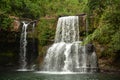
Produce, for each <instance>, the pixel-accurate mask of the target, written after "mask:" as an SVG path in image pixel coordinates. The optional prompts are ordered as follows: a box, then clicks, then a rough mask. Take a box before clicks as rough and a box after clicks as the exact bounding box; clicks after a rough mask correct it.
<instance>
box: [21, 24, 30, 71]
mask: <svg viewBox="0 0 120 80" xmlns="http://www.w3.org/2000/svg"><path fill="white" fill-rule="evenodd" d="M28 25H29V23H27V24H26V23H25V22H23V26H22V31H21V37H20V54H19V55H20V60H19V61H20V70H25V69H27V68H26V66H27V61H26V46H27V27H28Z"/></svg>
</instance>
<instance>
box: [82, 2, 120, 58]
mask: <svg viewBox="0 0 120 80" xmlns="http://www.w3.org/2000/svg"><path fill="white" fill-rule="evenodd" d="M119 2H120V1H118V0H115V1H111V0H108V1H105V4H102V5H103V6H104V7H102V9H104V10H103V12H102V13H101V14H97V15H96V17H99V20H98V21H99V22H94V24H96V23H97V24H98V27H96V30H95V31H94V32H93V33H91V34H90V35H88V36H87V38H86V40H85V41H84V44H87V43H89V42H91V41H96V42H99V44H101V45H103V46H104V47H105V48H106V49H105V52H104V53H103V54H105V55H106V54H107V55H109V56H110V55H111V56H113V53H115V52H117V53H119V51H120V45H119V44H120V37H119V34H120V8H118V7H120V3H119ZM110 4H111V5H110ZM97 5H99V4H97ZM100 8H101V7H100ZM92 11H93V12H94V11H96V9H93V10H92ZM98 12H99V11H97V12H96V13H98Z"/></svg>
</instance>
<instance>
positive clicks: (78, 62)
mask: <svg viewBox="0 0 120 80" xmlns="http://www.w3.org/2000/svg"><path fill="white" fill-rule="evenodd" d="M79 37H80V36H79V17H78V16H66V17H60V18H59V19H58V23H57V28H56V35H55V42H54V44H53V45H52V46H51V47H50V48H49V49H48V51H47V54H46V57H45V59H44V62H43V67H42V71H52V72H56V71H57V72H94V71H93V68H95V69H94V70H97V58H96V53H95V51H93V52H91V53H89V52H87V48H86V46H83V45H82V44H81V43H82V42H81V41H79ZM88 57H89V58H88Z"/></svg>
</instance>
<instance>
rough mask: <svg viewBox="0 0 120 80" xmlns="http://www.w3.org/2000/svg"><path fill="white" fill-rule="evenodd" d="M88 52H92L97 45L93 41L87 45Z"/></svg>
mask: <svg viewBox="0 0 120 80" xmlns="http://www.w3.org/2000/svg"><path fill="white" fill-rule="evenodd" d="M85 47H86V53H88V54H91V53H92V52H94V51H95V47H94V45H93V44H92V43H89V44H87V45H86V46H85Z"/></svg>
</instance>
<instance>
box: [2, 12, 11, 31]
mask: <svg viewBox="0 0 120 80" xmlns="http://www.w3.org/2000/svg"><path fill="white" fill-rule="evenodd" d="M12 21H13V20H12V19H10V18H9V17H8V16H7V15H4V14H0V29H4V30H5V29H9V28H10V27H12V26H11V23H12Z"/></svg>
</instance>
